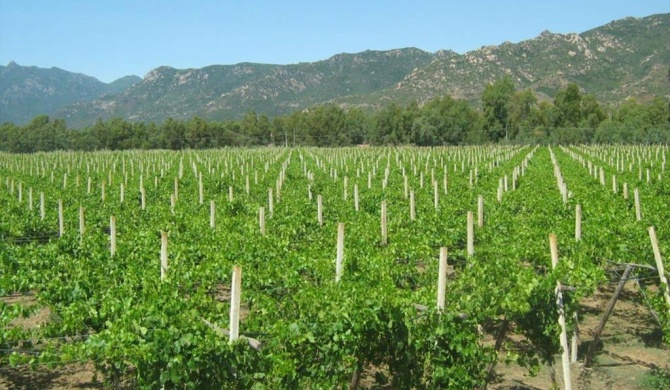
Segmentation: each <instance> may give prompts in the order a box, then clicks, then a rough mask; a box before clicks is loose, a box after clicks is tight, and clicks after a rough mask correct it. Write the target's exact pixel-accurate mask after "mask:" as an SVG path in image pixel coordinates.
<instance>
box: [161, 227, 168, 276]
mask: <svg viewBox="0 0 670 390" xmlns="http://www.w3.org/2000/svg"><path fill="white" fill-rule="evenodd" d="M167 270H168V234H167V232H161V281H163V280H165V278H166V277H167Z"/></svg>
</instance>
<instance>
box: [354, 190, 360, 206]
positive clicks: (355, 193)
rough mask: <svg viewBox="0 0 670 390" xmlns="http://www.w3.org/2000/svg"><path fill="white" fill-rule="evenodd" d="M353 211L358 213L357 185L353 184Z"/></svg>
mask: <svg viewBox="0 0 670 390" xmlns="http://www.w3.org/2000/svg"><path fill="white" fill-rule="evenodd" d="M354 210H356V211H357V212H358V210H359V206H358V184H354Z"/></svg>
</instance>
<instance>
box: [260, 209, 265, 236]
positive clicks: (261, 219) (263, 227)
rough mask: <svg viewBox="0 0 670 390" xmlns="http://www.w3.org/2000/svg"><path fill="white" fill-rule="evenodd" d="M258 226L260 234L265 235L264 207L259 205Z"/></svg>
mask: <svg viewBox="0 0 670 390" xmlns="http://www.w3.org/2000/svg"><path fill="white" fill-rule="evenodd" d="M258 226H259V228H260V230H261V235H262V236H264V235H265V207H263V206H261V207H260V208H259V209H258Z"/></svg>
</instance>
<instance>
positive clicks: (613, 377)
mask: <svg viewBox="0 0 670 390" xmlns="http://www.w3.org/2000/svg"><path fill="white" fill-rule="evenodd" d="M614 288H615V286H607V287H605V288H601V289H599V290H598V291H597V292H596V294H595V295H594V296H593V297H590V298H588V299H584V300H583V301H582V302H581V317H580V344H579V348H578V351H579V355H578V358H579V359H580V360H579V361H578V362H577V363H573V364H572V366H571V374H572V388H573V389H597V390H601V389H603V390H604V389H607V390H635V389H641V390H642V389H648V387H644V380H645V376H646V375H648V373H649V372H650V371H651V370H652V369H654V368H656V369H668V368H670V353H669V351H668V349H667V348H666V347H663V345H662V343H661V338H662V333H661V329H660V327H659V325H658V323H657V322H656V320H655V319H654V317H653V316H652V315H651V312H650V311H649V309H648V307H647V306H646V305H644V304H642V303H640V299H639V298H640V292H639V289H638V287H637V285H636V284H635V283H634V282H633V281H629V282H628V283H626V285H625V287H624V290H623V291H622V293H621V295H620V297H619V300H618V301H617V303H616V305H615V306H614V310H613V312H612V314H611V316H610V317H609V319H608V321H607V324H606V325H605V328H604V330H603V332H602V334H601V337H600V340H601V342H602V349H601V350H600V351H599V352H598V353H597V355H596V358H595V363H594V364H593V366H592V367H591V368H586V367H584V364H583V357H584V355H585V354H586V350H587V349H588V345H589V344H590V342H591V340H592V338H593V337H592V335H593V331H594V329H595V328H596V326H597V324H598V322H599V321H600V318H601V316H602V312H603V309H604V308H605V306H606V305H607V302H608V301H609V299H610V298H611V297H612V294H613V293H614ZM508 340H509V341H513V342H519V341H520V340H518V339H517V340H512V338H509V339H508ZM499 359H500V363H499V364H498V366H497V369H496V372H497V375H496V381H495V383H493V384H492V386H489V388H491V389H499V390H502V389H505V390H512V389H514V390H526V389H550V388H551V386H552V384H551V380H550V378H551V376H550V370H549V368H548V367H546V366H545V367H542V369H541V371H540V372H539V373H538V375H536V376H535V377H531V376H529V375H528V372H527V370H524V369H522V368H520V367H519V366H517V365H505V364H504V363H503V360H504V356H500V357H499ZM556 364H557V366H556V379H557V381H558V385H559V388H563V381H562V378H563V374H562V373H563V371H562V369H561V367H560V364H561V359H560V356H557V357H556Z"/></svg>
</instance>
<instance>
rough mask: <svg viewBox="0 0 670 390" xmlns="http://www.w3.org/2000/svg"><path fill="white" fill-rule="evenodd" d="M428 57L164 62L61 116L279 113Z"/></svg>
mask: <svg viewBox="0 0 670 390" xmlns="http://www.w3.org/2000/svg"><path fill="white" fill-rule="evenodd" d="M433 58H434V55H433V54H431V53H427V52H424V51H421V50H418V49H414V48H407V49H397V50H389V51H365V52H362V53H357V54H338V55H335V56H333V57H331V58H329V59H327V60H324V61H318V62H313V63H299V64H292V65H264V64H250V63H242V64H237V65H213V66H209V67H205V68H202V69H183V70H178V69H174V68H171V67H165V66H163V67H159V68H156V69H154V70H152V71H150V72H149V73H148V74H147V75H146V76H145V77H144V80H143V81H142V82H141V83H138V84H136V85H135V86H133V87H132V88H130V89H128V90H127V91H126V92H124V93H122V94H120V95H117V96H107V97H105V98H102V99H99V100H97V101H94V102H83V103H80V104H76V105H73V106H70V107H67V108H66V109H64V110H62V111H60V112H59V116H62V117H65V118H66V119H67V121H68V123H70V124H73V125H75V126H79V125H85V124H90V123H92V121H93V120H95V118H110V117H114V116H121V117H124V118H128V119H130V120H151V121H162V120H164V119H165V118H167V117H173V118H181V119H185V118H189V117H191V116H193V115H199V116H203V117H205V118H209V119H224V118H228V119H230V118H239V117H241V116H242V115H243V114H244V113H245V112H247V111H249V110H256V111H257V112H258V113H260V114H266V115H271V116H272V115H282V114H288V113H290V112H293V111H295V110H297V109H302V108H305V107H309V106H311V105H314V104H319V103H323V102H325V101H328V100H331V99H334V98H337V97H339V96H346V95H351V94H367V93H371V92H375V91H379V90H383V89H385V88H388V87H390V86H392V85H394V84H395V83H397V82H398V81H400V80H402V79H403V78H404V77H405V76H406V75H407V74H408V73H409V72H411V71H412V69H415V68H417V67H421V66H424V65H426V64H428V63H429V62H430V61H431V60H432V59H433Z"/></svg>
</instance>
